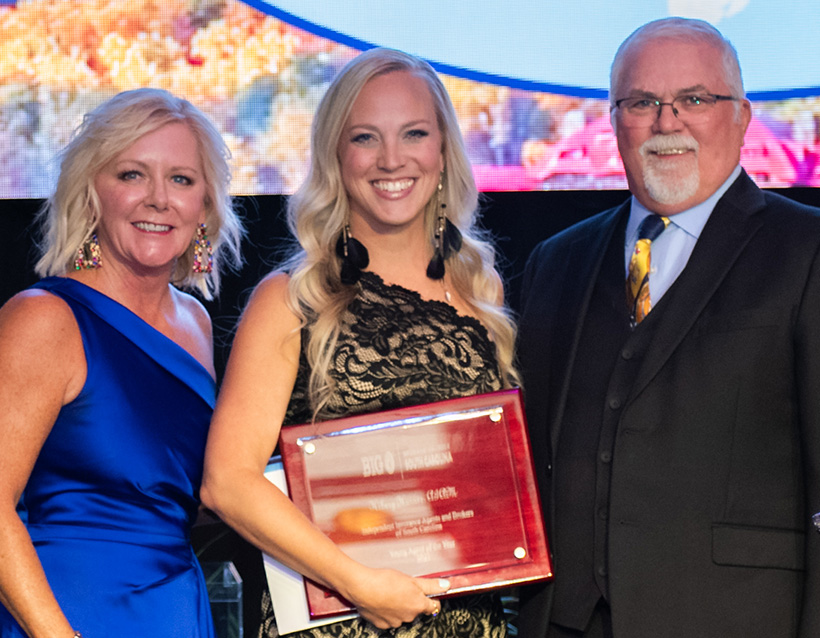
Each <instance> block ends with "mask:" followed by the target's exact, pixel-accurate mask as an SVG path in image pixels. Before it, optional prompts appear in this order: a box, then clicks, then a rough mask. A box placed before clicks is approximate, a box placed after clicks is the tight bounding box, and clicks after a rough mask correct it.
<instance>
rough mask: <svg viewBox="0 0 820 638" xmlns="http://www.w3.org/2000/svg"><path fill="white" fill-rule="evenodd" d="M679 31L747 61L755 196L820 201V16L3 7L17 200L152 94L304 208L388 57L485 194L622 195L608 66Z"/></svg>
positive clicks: (581, 0)
mask: <svg viewBox="0 0 820 638" xmlns="http://www.w3.org/2000/svg"><path fill="white" fill-rule="evenodd" d="M667 15H684V16H688V17H699V18H703V19H706V20H709V21H710V22H712V23H713V24H715V25H716V26H717V27H718V28H719V29H721V31H722V32H723V33H724V34H725V35H726V36H727V37H728V38H729V39H730V40H732V41H733V43H734V44H735V46H736V48H737V49H738V52H739V55H740V59H741V64H742V67H743V72H744V80H745V83H746V90H747V93H748V95H749V97H750V99H752V102H753V106H754V114H755V117H754V120H753V122H752V125H751V127H750V130H749V133H748V135H747V140H746V146H745V147H744V149H743V156H742V158H741V163H742V164H743V165H744V167H745V168H746V169H747V171H748V172H749V173H750V174H751V175H752V176H753V177H754V178H755V180H756V181H757V182H758V183H759V184H760V185H761V186H771V187H788V186H820V139H818V138H820V32H819V31H818V27H820V2H818V0H777V1H776V0H620V1H619V2H617V3H616V2H612V1H609V2H607V1H605V0H577V1H575V2H567V1H566V0H525V1H515V0H507V1H505V2H490V1H488V0H472V1H470V2H466V1H461V0H458V1H456V0H453V1H450V2H448V1H446V0H445V1H444V2H442V1H441V0H415V1H413V2H403V1H398V0H393V1H390V2H388V1H387V0H367V1H364V0H363V1H358V2H357V1H348V2H346V1H342V0H333V1H329V0H290V1H285V2H274V1H273V0H270V1H269V2H268V1H266V0H252V1H249V2H240V1H239V0H161V1H160V0H120V1H114V0H71V1H68V0H51V1H46V0H17V1H14V0H0V161H2V170H0V197H2V198H40V197H45V196H46V195H47V194H48V192H49V189H50V186H51V183H52V176H53V174H54V162H53V158H54V156H55V154H56V153H57V151H58V150H59V149H60V148H61V147H62V146H63V145H64V144H65V143H66V141H67V140H68V138H69V135H70V134H71V131H72V130H73V129H74V127H76V125H77V124H78V122H79V121H80V119H81V117H82V114H83V113H84V112H86V111H88V110H89V109H91V108H93V107H94V106H95V105H96V104H98V103H99V102H101V101H102V100H105V99H107V98H108V97H110V96H112V95H113V94H115V93H117V92H118V91H121V90H125V89H130V88H135V87H139V86H154V87H161V88H165V89H168V90H170V91H172V92H173V93H175V94H177V95H180V96H182V97H186V98H187V99H189V100H191V101H192V102H194V103H195V104H196V105H197V106H199V107H200V108H201V109H202V110H203V111H205V112H206V113H207V114H208V115H209V116H210V117H211V118H212V119H213V120H214V122H215V123H216V124H217V125H218V127H219V129H220V130H221V131H222V133H223V135H224V136H225V138H226V140H227V141H228V144H229V146H230V148H231V151H232V154H233V160H232V161H233V171H234V179H233V186H232V191H233V193H234V194H235V195H267V194H288V193H291V192H292V191H293V190H294V188H295V187H296V186H297V185H298V184H299V182H300V181H301V179H302V177H303V175H304V172H305V166H306V161H307V154H308V133H309V128H310V122H311V119H312V117H313V112H314V110H315V108H316V104H317V103H318V100H319V98H320V97H321V95H322V93H323V92H324V90H325V88H326V87H327V84H328V82H329V81H330V80H331V79H332V77H333V76H334V74H335V73H336V72H337V71H338V70H339V69H340V68H341V66H342V65H344V63H345V62H347V61H348V60H349V59H350V58H352V57H353V56H355V55H356V54H357V52H359V51H361V50H363V49H366V48H369V47H372V46H390V47H395V48H399V49H403V50H405V51H408V52H410V53H414V54H416V55H419V56H420V57H423V58H425V59H427V60H428V61H430V62H431V63H432V64H433V65H434V66H435V67H436V69H437V70H438V71H439V73H440V74H441V76H442V79H443V80H444V82H445V85H446V86H447V88H448V90H449V91H450V95H451V96H452V99H453V102H454V104H455V106H456V110H457V112H458V115H459V120H460V124H461V127H462V131H463V133H464V136H465V139H466V141H467V146H468V149H469V153H470V159H471V161H472V163H473V167H474V172H475V175H476V179H477V181H478V184H479V187H480V188H481V189H482V190H485V191H493V190H509V191H515V190H551V189H583V190H589V189H613V188H614V189H622V188H625V187H626V180H625V178H624V176H623V167H622V165H621V162H620V160H619V158H618V156H617V150H616V146H615V141H614V137H613V134H612V131H611V128H610V126H609V106H608V100H607V87H608V71H609V65H610V62H611V60H612V56H613V54H614V52H615V50H616V49H617V46H618V44H619V43H620V42H621V41H622V40H623V39H624V38H625V37H626V36H627V35H628V34H629V33H631V32H632V31H633V30H634V29H635V28H636V27H637V26H639V25H640V24H642V23H644V22H646V21H648V20H651V19H654V18H659V17H663V16H667Z"/></svg>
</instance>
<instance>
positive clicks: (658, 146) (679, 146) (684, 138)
mask: <svg viewBox="0 0 820 638" xmlns="http://www.w3.org/2000/svg"><path fill="white" fill-rule="evenodd" d="M699 148H700V145H699V144H698V141H697V140H696V139H695V138H694V137H692V136H691V135H681V134H680V133H673V134H671V135H653V136H652V137H650V138H649V139H648V140H646V141H645V142H644V143H643V144H641V149H640V153H641V155H643V156H644V157H646V156H647V155H648V154H649V153H662V152H668V151H680V150H684V151H695V152H697V151H698V149H699Z"/></svg>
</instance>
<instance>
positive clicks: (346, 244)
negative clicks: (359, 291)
mask: <svg viewBox="0 0 820 638" xmlns="http://www.w3.org/2000/svg"><path fill="white" fill-rule="evenodd" d="M336 254H337V255H338V256H339V257H341V258H342V271H341V273H340V279H341V280H342V283H343V284H345V285H346V286H352V285H353V284H355V283H356V282H357V281H359V278H360V277H361V276H362V269H364V268H367V265H368V264H369V263H370V255H368V254H367V248H365V247H364V244H363V243H362V242H360V241H359V240H358V239H356V238H355V237H352V236H351V235H350V226H348V225H345V227H344V228H343V229H342V234H341V235H339V239H338V240H337V241H336Z"/></svg>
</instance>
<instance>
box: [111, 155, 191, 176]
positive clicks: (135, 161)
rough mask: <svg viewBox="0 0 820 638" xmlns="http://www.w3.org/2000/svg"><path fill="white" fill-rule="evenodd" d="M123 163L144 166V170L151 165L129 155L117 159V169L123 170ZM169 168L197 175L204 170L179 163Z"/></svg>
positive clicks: (173, 170) (172, 170)
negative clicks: (128, 156)
mask: <svg viewBox="0 0 820 638" xmlns="http://www.w3.org/2000/svg"><path fill="white" fill-rule="evenodd" d="M123 164H135V165H136V166H138V167H140V168H142V169H143V170H147V169H148V168H149V165H148V163H147V162H143V161H141V160H138V159H130V158H127V157H126V158H123V159H120V160H117V161H115V162H114V164H113V166H114V168H115V169H116V170H123V166H122V165H123ZM169 170H170V172H172V173H173V172H175V171H190V172H192V173H196V174H197V175H199V174H200V173H201V172H202V171H200V170H199V169H198V168H196V167H195V166H187V165H185V164H178V165H175V166H171V167H170V169H169Z"/></svg>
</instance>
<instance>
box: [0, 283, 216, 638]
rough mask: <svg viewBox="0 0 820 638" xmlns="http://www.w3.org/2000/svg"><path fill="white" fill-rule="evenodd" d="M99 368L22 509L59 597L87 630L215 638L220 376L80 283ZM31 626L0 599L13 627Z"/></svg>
mask: <svg viewBox="0 0 820 638" xmlns="http://www.w3.org/2000/svg"><path fill="white" fill-rule="evenodd" d="M34 288H40V289H43V290H48V291H49V292H51V293H53V294H55V295H57V296H59V297H61V298H62V299H64V300H65V301H66V302H67V303H68V305H69V306H70V307H71V309H72V311H73V312H74V316H75V318H76V320H77V323H78V325H79V327H80V332H81V334H82V339H83V347H84V349H85V356H86V361H87V366H88V376H87V379H86V383H85V386H84V387H83V389H82V391H81V392H80V394H79V396H78V397H77V398H76V399H75V400H74V401H72V402H71V403H69V404H68V405H66V406H64V407H63V409H62V410H61V411H60V414H59V416H58V417H57V420H56V422H55V423H54V427H53V429H52V431H51V433H50V435H49V436H48V439H47V440H46V442H45V445H44V446H43V449H42V451H41V453H40V455H39V457H38V459H37V462H36V464H35V466H34V469H33V471H32V473H31V477H30V479H29V481H28V484H27V485H26V488H25V491H24V493H23V496H22V498H21V500H20V503H19V505H18V511H19V513H20V516H21V518H22V520H23V521H24V522H25V523H26V526H27V528H28V530H29V533H30V534H31V537H32V540H33V541H34V545H35V547H36V548H37V553H38V555H39V557H40V561H41V562H42V564H43V568H44V569H45V573H46V576H47V578H48V581H49V584H50V586H51V588H52V590H53V591H54V595H55V596H56V597H57V601H58V602H59V603H60V606H61V607H62V609H63V612H64V613H65V615H66V616H67V618H68V620H69V622H70V623H71V625H72V627H74V629H76V630H78V631H81V632H82V634H83V638H111V637H112V636H116V637H117V638H145V637H146V636H152V637H153V636H155V637H158V638H171V637H173V638H213V636H214V630H213V622H212V620H211V612H210V606H209V602H208V595H207V591H206V588H205V581H204V578H203V575H202V571H201V570H200V567H199V564H198V562H197V559H196V556H195V555H194V552H193V550H192V548H191V545H190V542H189V532H190V528H191V525H192V523H193V521H194V519H195V517H196V513H197V507H198V491H199V486H200V482H201V480H202V463H203V458H204V452H205V439H206V435H207V431H208V425H209V422H210V417H211V412H212V410H213V405H214V396H215V383H214V381H213V379H212V378H211V376H210V374H209V373H208V371H207V370H206V369H205V368H204V367H202V365H201V364H200V363H199V362H198V361H197V360H196V359H195V358H194V357H192V356H191V355H190V354H189V353H188V352H187V351H185V350H184V349H183V348H182V347H180V346H179V345H177V344H176V343H174V342H173V341H171V340H170V339H168V338H167V337H165V336H164V335H162V334H161V333H159V332H158V331H156V330H155V329H154V328H152V327H151V326H149V325H148V324H147V323H145V322H144V321H143V320H142V319H140V318H139V317H137V316H136V315H135V314H133V313H132V312H131V311H130V310H128V309H127V308H125V307H124V306H122V305H120V304H119V303H117V302H115V301H114V300H112V299H110V298H109V297H106V296H105V295H103V294H101V293H99V292H97V291H95V290H93V289H91V288H89V287H87V286H85V285H84V284H81V283H79V282H77V281H74V280H72V279H65V278H58V277H50V278H46V279H44V280H42V281H41V282H39V283H38V284H36V285H35V286H34ZM22 636H25V633H24V632H23V631H22V629H20V627H19V625H18V624H17V623H16V622H15V621H14V620H13V619H12V618H11V616H10V614H9V613H8V612H7V611H6V610H5V609H4V608H3V607H2V605H0V637H2V638H11V637H14V638H17V637H22Z"/></svg>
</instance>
